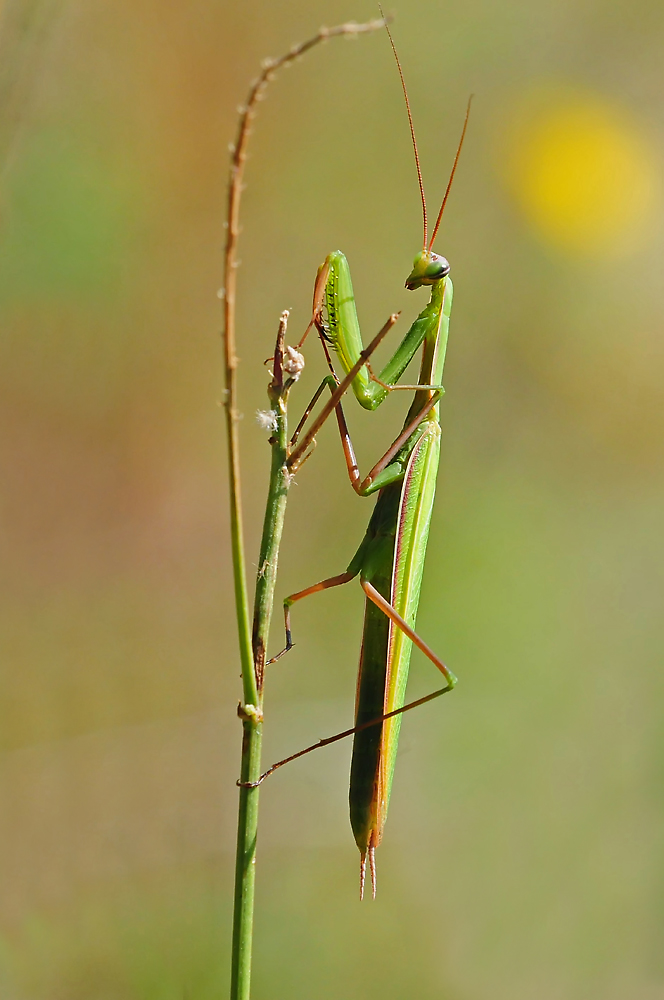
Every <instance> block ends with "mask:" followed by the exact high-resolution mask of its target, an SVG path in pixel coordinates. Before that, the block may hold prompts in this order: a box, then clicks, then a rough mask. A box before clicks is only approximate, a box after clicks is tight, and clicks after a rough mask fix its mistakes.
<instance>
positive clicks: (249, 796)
mask: <svg viewBox="0 0 664 1000" xmlns="http://www.w3.org/2000/svg"><path fill="white" fill-rule="evenodd" d="M287 318H288V313H283V314H282V317H281V322H280V324H279V333H278V335H277V344H276V348H275V354H274V376H273V380H272V382H271V384H270V386H269V388H268V394H269V396H270V403H271V414H272V417H273V420H274V422H275V424H276V427H275V430H274V432H273V434H272V437H271V438H270V444H271V446H272V466H271V469H270V484H269V487H268V495H267V503H266V505H265V518H264V520H263V536H262V539H261V548H260V557H259V563H258V575H257V577H256V594H255V600H254V622H253V634H252V646H253V656H254V664H255V677H256V685H257V692H258V698H257V703H256V704H255V706H251V708H253V711H251V710H250V706H246V705H245V706H244V707H242V706H241V707H240V715H241V718H242V724H243V734H242V762H241V772H240V782H241V785H240V808H239V815H238V836H237V854H236V863H235V910H234V919H233V949H232V966H231V998H232V1000H248V998H249V995H250V983H251V953H252V938H253V913H254V886H255V880H256V839H257V836H258V793H259V789H258V788H247V787H244V785H245V784H246V783H247V782H256V781H258V778H259V777H260V773H261V743H262V728H263V726H262V704H263V676H264V671H265V650H266V648H267V638H268V635H269V631H270V621H271V619H272V609H273V607H274V590H275V585H276V581H277V563H278V559H279V547H280V545H281V535H282V532H283V527H284V517H285V514H286V501H287V499H288V488H289V486H290V483H291V479H292V476H291V474H290V472H289V471H288V466H287V464H286V463H287V460H288V416H287V401H288V392H289V389H290V387H291V386H292V384H293V381H294V380H293V379H292V378H288V377H287V378H286V379H285V380H284V377H283V376H284V372H283V367H282V362H283V350H284V337H285V333H286V321H287Z"/></svg>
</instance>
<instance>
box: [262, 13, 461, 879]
mask: <svg viewBox="0 0 664 1000" xmlns="http://www.w3.org/2000/svg"><path fill="white" fill-rule="evenodd" d="M385 27H386V29H387V33H388V36H389V39H390V43H391V46H392V50H393V52H394V56H395V59H396V63H397V68H398V71H399V76H400V80H401V85H402V88H403V94H404V98H405V103H406V110H407V114H408V121H409V126H410V133H411V140H412V144H413V150H414V154H415V165H416V168H417V176H418V183H419V189H420V197H421V202H422V216H423V245H422V249H421V250H420V251H419V252H418V254H417V256H416V257H415V260H414V262H413V267H412V270H411V272H410V274H409V275H408V278H407V279H406V288H408V289H410V290H415V289H417V288H420V287H425V286H426V287H429V288H430V289H431V297H430V300H429V303H428V304H427V306H426V307H425V308H424V310H423V311H422V312H421V313H420V314H419V316H418V317H417V319H416V320H415V322H414V323H413V324H412V326H411V327H410V329H409V330H408V332H407V333H406V335H405V337H404V338H403V340H402V342H401V344H400V345H399V347H398V348H397V349H396V351H395V352H394V354H393V356H392V358H391V359H390V361H388V363H387V364H386V365H385V366H384V368H383V369H382V371H381V372H380V374H379V375H376V374H374V372H373V369H372V367H371V363H370V361H369V357H370V354H371V352H372V351H373V349H374V348H375V346H376V345H377V343H378V341H379V340H380V339H382V337H383V336H384V335H385V333H386V332H387V331H388V330H389V329H390V328H391V326H392V325H393V324H394V322H396V319H397V316H396V315H392V316H391V317H390V319H389V320H388V322H387V323H386V324H385V326H384V327H383V330H381V332H380V333H379V334H378V336H377V337H376V338H374V340H373V341H372V343H371V345H370V346H369V348H367V349H364V348H363V346H362V339H361V334H360V329H359V323H358V318H357V312H356V307H355V298H354V295H353V288H352V283H351V277H350V269H349V266H348V262H347V260H346V258H345V256H344V255H343V254H342V253H341V252H339V251H336V252H334V253H331V254H329V255H328V257H327V258H326V260H325V262H324V263H323V264H322V265H321V267H320V268H319V271H318V274H317V278H316V283H315V287H314V304H313V315H312V321H311V323H310V324H309V327H308V328H307V331H306V332H305V335H304V337H303V338H302V340H301V341H300V343H299V344H298V347H297V349H298V350H299V349H300V348H301V347H302V344H303V342H304V339H305V338H306V336H307V334H308V332H309V330H310V329H311V328H312V327H313V326H316V328H317V329H318V333H319V337H320V340H321V343H322V345H323V349H324V351H325V355H326V358H327V363H328V366H329V368H330V374H329V375H328V376H327V377H326V378H325V379H324V380H323V382H322V383H321V385H320V386H319V388H318V390H317V392H316V394H315V395H314V397H313V399H312V401H311V403H310V404H309V406H308V407H307V409H306V411H305V414H304V416H303V418H302V420H301V421H300V424H299V425H298V427H297V429H296V431H295V433H294V435H293V438H292V440H291V443H290V447H291V450H290V456H289V458H288V463H287V464H288V468H289V470H290V472H291V473H293V474H294V473H295V472H296V471H297V470H298V468H299V467H300V466H301V465H302V464H303V462H304V460H305V459H306V458H307V457H308V456H309V454H310V452H311V447H312V445H313V443H314V441H315V435H316V433H317V432H318V430H319V429H320V427H321V426H322V424H323V422H324V420H325V419H327V417H328V416H329V415H330V414H331V412H332V410H334V411H335V414H336V419H337V423H338V427H339V432H340V436H341V441H342V446H343V450H344V455H345V459H346V465H347V469H348V475H349V478H350V481H351V484H352V486H353V488H354V490H355V491H356V493H358V494H359V495H360V496H363V497H368V496H370V495H372V494H374V493H378V499H377V502H376V505H375V507H374V510H373V513H372V515H371V518H370V520H369V525H368V527H367V530H366V533H365V536H364V538H363V540H362V542H361V544H360V546H359V548H358V549H357V552H356V553H355V555H354V556H353V558H352V560H351V561H350V563H349V565H348V567H347V569H346V570H345V571H344V572H342V573H340V574H338V575H337V576H333V577H330V578H328V579H325V580H322V581H320V582H319V583H315V584H313V585H312V586H309V587H307V588H305V589H304V590H300V591H298V592H297V593H295V594H291V595H290V596H288V597H287V598H286V599H285V601H284V620H285V630H286V645H285V648H284V649H283V650H282V651H281V652H280V653H278V654H277V656H275V657H273V658H272V659H271V660H270V661H268V663H274V662H275V661H276V660H278V659H280V657H281V656H283V655H284V654H285V653H286V652H288V651H289V650H290V649H291V648H292V647H293V640H292V629H291V608H292V606H293V605H294V604H295V603H296V602H298V601H300V600H302V599H303V598H304V597H308V596H310V595H311V594H314V593H317V592H319V591H322V590H327V589H330V588H332V587H337V586H341V585H342V584H345V583H348V582H349V581H351V580H353V579H355V578H356V577H357V576H359V578H360V585H361V587H362V590H363V591H364V595H365V617H364V630H363V636H362V647H361V653H360V664H359V673H358V680H357V695H356V707H355V724H354V726H353V727H352V728H351V729H349V730H346V731H345V732H343V733H339V734H337V735H336V736H333V737H330V738H328V739H326V740H320V741H319V742H318V743H316V744H314V745H313V746H311V747H307V748H305V749H304V750H301V751H299V752H298V753H296V754H293V755H292V756H290V757H288V758H285V759H284V760H282V761H278V762H277V763H276V764H274V765H273V766H272V767H271V768H269V769H268V771H266V772H265V773H264V774H263V775H261V778H260V780H259V781H258V782H255V783H253V784H254V785H257V784H260V783H261V782H262V781H263V780H264V779H265V778H266V777H267V776H268V775H269V774H271V773H272V772H273V771H274V770H276V769H277V768H278V767H281V766H282V765H283V764H285V763H288V762H289V761H291V760H294V759H296V758H298V757H300V756H302V755H303V754H306V753H309V752H310V751H311V750H314V749H317V748H318V747H321V746H325V745H327V744H329V743H333V742H335V741H337V740H339V739H342V738H344V737H346V736H349V735H353V736H354V742H353V754H352V762H351V773H350V791H349V802H350V820H351V827H352V830H353V834H354V837H355V841H356V843H357V846H358V848H359V850H360V859H361V860H360V898H363V895H364V888H365V880H366V869H367V862H368V864H369V871H370V878H371V887H372V895H373V896H374V897H375V894H376V862H375V850H376V848H377V847H378V845H379V843H380V841H381V838H382V834H383V828H384V825H385V820H386V817H387V811H388V805H389V799H390V791H391V787H392V779H393V775H394V766H395V759H396V753H397V744H398V739H399V731H400V725H401V716H402V715H403V713H404V712H406V711H408V710H410V709H412V708H415V707H416V706H418V705H421V704H424V703H425V702H427V701H430V700H432V699H434V698H437V697H439V696H440V695H443V694H445V693H447V692H448V691H451V690H452V688H453V687H454V685H455V683H456V678H455V676H454V674H453V673H452V671H451V670H449V669H448V668H447V666H446V665H445V664H444V663H443V661H442V660H441V659H440V658H439V657H438V656H437V654H436V653H434V652H433V650H432V649H431V648H430V647H429V646H428V645H427V644H426V643H425V642H424V641H423V639H421V638H420V636H419V635H418V634H417V633H416V631H415V624H416V617H417V609H418V604H419V598H420V589H421V583H422V574H423V570H424V560H425V554H426V546H427V540H428V535H429V527H430V523H431V515H432V509H433V502H434V494H435V488H436V475H437V470H438V461H439V455H440V437H441V428H440V415H439V402H440V398H441V396H442V394H443V392H444V389H443V386H442V384H441V380H442V375H443V366H444V362H445V352H446V346H447V337H448V331H449V321H450V312H451V308H452V294H453V289H452V282H451V279H450V277H449V273H450V265H449V263H448V261H447V260H446V259H445V257H442V256H441V255H439V254H437V253H434V251H433V249H432V247H433V243H434V241H435V239H436V236H437V234H438V230H439V227H440V223H441V220H442V216H443V211H444V209H445V205H446V203H447V199H448V196H449V193H450V189H451V186H452V181H453V179H454V174H455V171H456V168H457V164H458V161H459V155H460V153H461V148H462V145H463V141H464V138H465V134H466V128H467V125H468V116H469V111H470V101H469V102H468V107H467V109H466V116H465V120H464V124H463V130H462V133H461V138H460V141H459V144H458V147H457V151H456V155H455V158H454V163H453V166H452V170H451V173H450V178H449V181H448V184H447V188H446V191H445V195H444V197H443V201H442V204H441V207H440V210H439V212H438V217H437V219H436V223H435V226H434V229H433V232H432V235H431V238H430V239H429V237H428V224H427V207H426V198H425V193H424V183H423V179H422V171H421V167H420V159H419V153H418V148H417V142H416V138H415V130H414V126H413V119H412V114H411V109H410V103H409V100H408V94H407V90H406V85H405V80H404V75H403V72H402V69H401V64H400V62H399V57H398V55H397V51H396V48H395V45H394V41H393V40H392V35H391V33H390V30H389V27H388V25H387V24H386V25H385ZM420 347H422V349H423V350H422V361H421V366H420V372H419V379H418V382H417V384H416V385H399V384H398V383H399V380H400V378H401V377H402V375H403V374H404V372H405V370H406V368H407V366H408V364H409V363H410V361H411V360H412V359H413V357H414V356H415V354H416V353H417V351H418V350H419V349H420ZM330 348H331V349H332V351H333V352H334V354H336V357H337V358H338V361H339V364H340V366H341V368H342V369H343V371H344V373H345V377H344V379H343V380H340V379H339V378H338V376H337V375H336V373H335V369H334V365H333V362H332V358H331V355H330ZM348 385H350V386H351V387H352V389H353V392H354V394H355V397H356V398H357V400H358V402H359V403H360V405H361V406H363V407H364V408H365V409H368V410H374V409H376V408H377V407H378V406H379V405H380V404H381V403H382V402H383V401H384V400H385V399H386V397H387V396H388V394H389V393H390V392H392V391H394V390H397V389H401V390H413V391H414V392H415V396H414V399H413V402H412V404H411V406H410V408H409V410H408V413H407V415H406V419H405V422H404V427H403V430H402V431H401V433H400V434H399V435H398V437H397V438H396V440H395V441H394V442H393V443H392V445H391V446H390V447H389V448H388V450H387V451H386V452H385V454H384V455H383V456H382V457H381V458H380V459H379V461H378V462H377V463H376V464H375V465H374V467H373V468H372V469H371V471H370V472H369V473H368V474H367V475H366V476H365V477H364V478H361V476H360V472H359V468H358V465H357V461H356V458H355V453H354V450H353V446H352V443H351V439H350V435H349V432H348V427H347V424H346V420H345V416H344V412H343V408H342V404H341V395H342V393H343V392H344V391H345V389H346V387H347V386H348ZM326 387H327V388H329V389H330V391H331V393H332V396H331V398H330V400H329V401H328V403H327V405H326V406H325V407H324V408H323V410H322V412H321V413H320V414H319V415H318V417H317V418H316V419H315V420H314V421H313V423H312V426H311V427H310V428H309V430H308V431H307V433H306V434H305V435H304V436H303V437H302V439H301V440H299V439H300V434H301V432H302V430H303V427H304V424H305V422H306V420H307V419H308V417H309V415H310V413H311V411H312V409H313V407H314V406H315V404H316V402H317V400H318V399H319V397H320V396H321V394H322V393H323V392H324V391H325V389H326ZM413 644H415V645H416V646H417V647H418V648H419V649H420V650H421V651H422V652H423V653H424V654H425V656H426V657H427V658H428V659H429V660H430V661H431V662H432V663H433V664H434V665H435V666H436V667H437V668H438V670H440V672H441V673H442V674H443V677H444V678H445V682H446V683H445V686H444V687H442V688H440V689H439V690H437V691H434V692H433V693H431V694H429V695H426V696H425V697H424V698H419V699H417V700H416V701H413V702H410V703H408V704H406V703H405V695H406V683H407V679H408V671H409V665H410V656H411V651H412V646H413Z"/></svg>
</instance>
